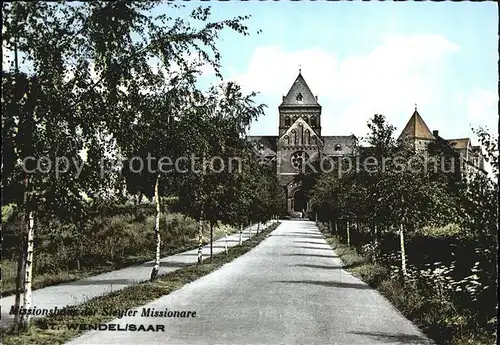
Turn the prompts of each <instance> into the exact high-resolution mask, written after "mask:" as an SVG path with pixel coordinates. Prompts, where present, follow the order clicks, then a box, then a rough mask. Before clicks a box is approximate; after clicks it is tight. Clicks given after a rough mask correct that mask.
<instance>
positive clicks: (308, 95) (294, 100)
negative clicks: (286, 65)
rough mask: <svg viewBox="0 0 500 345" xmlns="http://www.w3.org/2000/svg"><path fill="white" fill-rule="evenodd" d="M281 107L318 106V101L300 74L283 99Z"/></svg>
mask: <svg viewBox="0 0 500 345" xmlns="http://www.w3.org/2000/svg"><path fill="white" fill-rule="evenodd" d="M282 106H319V103H318V100H317V99H316V97H315V96H314V95H313V93H312V91H311V89H310V88H309V86H308V85H307V83H306V81H305V79H304V77H303V76H302V74H301V73H300V72H299V75H298V76H297V79H295V81H294V82H293V85H292V87H291V88H290V91H288V93H287V94H286V96H285V97H284V98H283V102H281V105H280V107H282Z"/></svg>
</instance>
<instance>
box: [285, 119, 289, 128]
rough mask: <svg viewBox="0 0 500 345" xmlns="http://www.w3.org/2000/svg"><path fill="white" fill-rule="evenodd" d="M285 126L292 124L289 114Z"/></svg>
mask: <svg viewBox="0 0 500 345" xmlns="http://www.w3.org/2000/svg"><path fill="white" fill-rule="evenodd" d="M285 126H286V127H288V126H290V118H289V117H288V116H287V117H285Z"/></svg>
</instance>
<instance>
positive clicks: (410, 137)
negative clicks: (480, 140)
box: [398, 107, 485, 175]
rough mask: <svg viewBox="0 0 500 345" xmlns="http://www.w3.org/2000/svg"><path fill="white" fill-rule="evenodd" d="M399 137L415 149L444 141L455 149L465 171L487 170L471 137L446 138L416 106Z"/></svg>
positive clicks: (467, 172) (421, 148) (479, 149)
mask: <svg viewBox="0 0 500 345" xmlns="http://www.w3.org/2000/svg"><path fill="white" fill-rule="evenodd" d="M398 139H400V140H401V139H404V140H406V141H407V142H409V143H410V144H411V145H412V146H413V148H414V149H415V150H417V151H418V150H427V148H428V146H429V144H430V143H434V142H436V141H438V140H439V141H442V142H443V143H446V144H448V145H449V146H450V147H451V148H453V149H455V150H456V151H457V153H458V155H459V157H460V159H462V160H463V163H464V164H463V165H464V166H465V167H466V169H465V171H464V173H465V174H467V175H468V174H469V173H470V172H473V171H481V172H485V167H484V158H483V155H482V152H481V147H480V146H473V145H472V143H471V140H470V138H459V139H444V138H442V137H440V136H439V131H437V130H434V131H432V132H431V131H430V130H429V127H427V125H426V124H425V122H424V120H423V119H422V117H421V116H420V114H419V113H418V111H417V108H416V107H415V112H414V113H413V115H412V116H411V117H410V120H409V121H408V123H407V124H406V126H405V127H404V129H403V131H402V132H401V134H400V136H399V138H398Z"/></svg>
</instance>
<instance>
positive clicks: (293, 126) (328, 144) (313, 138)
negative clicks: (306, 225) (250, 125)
mask: <svg viewBox="0 0 500 345" xmlns="http://www.w3.org/2000/svg"><path fill="white" fill-rule="evenodd" d="M278 112H279V124H278V135H277V136H248V137H247V140H248V141H250V142H251V143H252V144H253V147H254V148H255V149H256V151H257V152H258V154H259V156H260V157H261V159H263V160H265V161H267V162H268V163H272V164H274V166H275V167H276V172H277V174H278V178H279V181H280V184H281V185H282V186H283V188H284V190H285V193H286V199H287V213H288V214H289V215H293V214H296V213H297V212H304V211H305V212H309V211H311V205H310V203H309V202H308V200H307V196H306V191H305V190H303V188H302V185H301V182H300V181H297V179H295V177H296V176H297V175H298V174H299V173H300V172H301V171H302V170H303V169H302V166H303V165H304V164H305V163H306V162H308V161H311V162H312V161H315V160H319V159H321V158H322V157H325V156H328V157H330V158H332V159H333V160H338V159H340V158H341V157H343V156H345V155H350V154H352V153H354V152H353V151H354V147H355V143H356V137H355V136H354V135H346V136H327V135H323V133H322V130H321V117H322V107H321V105H320V104H319V102H318V96H315V95H314V94H313V93H312V91H311V89H310V88H309V86H308V85H307V83H306V81H305V80H304V77H303V76H302V74H301V73H300V70H299V75H298V76H297V78H296V79H295V82H294V83H293V85H292V87H291V88H290V90H289V91H288V93H287V94H286V96H283V100H282V102H281V104H280V105H279V107H278ZM403 137H405V139H409V140H410V142H411V143H412V144H413V145H414V148H415V149H416V150H418V149H425V148H426V147H427V145H428V143H429V142H431V141H435V140H437V138H439V139H440V140H444V139H442V138H441V137H439V136H438V131H433V132H431V131H430V130H429V128H428V127H427V125H426V124H425V122H424V120H423V119H422V117H421V116H420V114H419V113H418V111H417V109H416V108H415V112H414V113H413V115H412V116H411V118H410V120H409V121H408V123H407V124H406V126H405V127H404V129H403V131H402V133H401V135H400V138H403ZM445 141H446V142H448V143H449V144H450V146H452V147H454V148H455V149H457V150H459V151H460V153H463V154H464V157H466V160H467V162H468V164H469V165H471V166H474V167H476V169H479V170H484V163H483V160H482V158H481V153H480V152H481V150H480V148H479V147H478V146H472V145H471V141H470V139H469V138H462V139H451V140H445Z"/></svg>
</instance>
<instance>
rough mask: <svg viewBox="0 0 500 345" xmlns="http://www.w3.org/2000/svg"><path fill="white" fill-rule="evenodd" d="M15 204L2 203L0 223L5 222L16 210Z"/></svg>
mask: <svg viewBox="0 0 500 345" xmlns="http://www.w3.org/2000/svg"><path fill="white" fill-rule="evenodd" d="M16 208H17V205H16V204H13V203H11V204H7V205H2V224H3V223H7V222H8V221H9V220H10V219H11V218H12V216H14V214H15V212H16Z"/></svg>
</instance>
